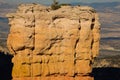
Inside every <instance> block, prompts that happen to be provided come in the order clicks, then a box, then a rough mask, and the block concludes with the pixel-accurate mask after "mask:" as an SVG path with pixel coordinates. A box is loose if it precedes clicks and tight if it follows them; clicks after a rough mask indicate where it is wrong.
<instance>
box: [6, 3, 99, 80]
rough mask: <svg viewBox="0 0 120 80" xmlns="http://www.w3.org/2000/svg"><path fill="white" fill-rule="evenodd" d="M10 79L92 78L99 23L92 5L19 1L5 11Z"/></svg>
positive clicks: (62, 79)
mask: <svg viewBox="0 0 120 80" xmlns="http://www.w3.org/2000/svg"><path fill="white" fill-rule="evenodd" d="M7 16H8V18H9V24H10V25H11V27H10V33H9V36H8V40H7V45H8V48H9V50H10V52H11V54H12V55H13V56H14V57H13V59H12V62H13V63H14V66H13V70H12V76H13V80H93V77H91V76H90V73H91V71H92V63H93V60H94V57H96V56H97V55H98V52H99V39H100V34H99V32H100V30H99V28H100V26H99V22H98V16H97V13H96V12H95V10H94V9H93V8H91V7H79V6H74V7H71V6H62V7H61V8H60V9H58V10H51V9H50V8H49V7H46V6H42V5H38V4H22V5H20V6H19V7H18V10H17V12H16V13H12V14H8V15H7Z"/></svg>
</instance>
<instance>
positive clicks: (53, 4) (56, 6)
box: [51, 0, 60, 10]
mask: <svg viewBox="0 0 120 80" xmlns="http://www.w3.org/2000/svg"><path fill="white" fill-rule="evenodd" d="M59 8H60V5H59V2H58V1H56V0H53V3H52V5H51V9H52V10H56V9H59Z"/></svg>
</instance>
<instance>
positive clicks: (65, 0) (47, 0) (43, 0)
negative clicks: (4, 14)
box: [0, 0, 120, 4]
mask: <svg viewBox="0 0 120 80" xmlns="http://www.w3.org/2000/svg"><path fill="white" fill-rule="evenodd" d="M0 1H4V2H8V3H18V4H19V3H25V2H27V3H41V4H51V3H52V1H53V0H0ZM57 1H59V2H60V3H72V2H87V3H92V2H115V1H117V2H120V0H57Z"/></svg>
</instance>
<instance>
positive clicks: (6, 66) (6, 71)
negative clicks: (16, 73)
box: [0, 52, 13, 80]
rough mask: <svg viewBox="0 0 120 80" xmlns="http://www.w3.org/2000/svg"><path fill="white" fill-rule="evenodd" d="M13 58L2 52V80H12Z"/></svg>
mask: <svg viewBox="0 0 120 80" xmlns="http://www.w3.org/2000/svg"><path fill="white" fill-rule="evenodd" d="M11 59H12V56H11V55H8V54H4V52H0V80H11V79H12V75H11V73H12V67H13V63H12V62H11Z"/></svg>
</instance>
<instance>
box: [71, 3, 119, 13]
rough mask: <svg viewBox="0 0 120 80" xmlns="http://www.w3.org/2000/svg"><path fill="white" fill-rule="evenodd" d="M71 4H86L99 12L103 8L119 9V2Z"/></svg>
mask: <svg viewBox="0 0 120 80" xmlns="http://www.w3.org/2000/svg"><path fill="white" fill-rule="evenodd" d="M71 4H72V5H88V6H91V7H93V8H95V9H96V10H97V11H99V12H101V11H102V12H104V10H105V9H110V10H114V11H120V2H101V3H71Z"/></svg>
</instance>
